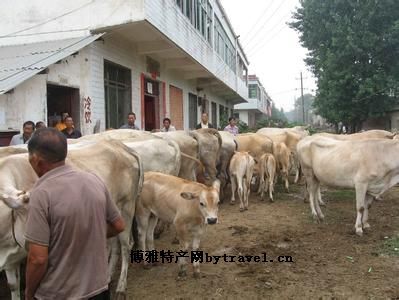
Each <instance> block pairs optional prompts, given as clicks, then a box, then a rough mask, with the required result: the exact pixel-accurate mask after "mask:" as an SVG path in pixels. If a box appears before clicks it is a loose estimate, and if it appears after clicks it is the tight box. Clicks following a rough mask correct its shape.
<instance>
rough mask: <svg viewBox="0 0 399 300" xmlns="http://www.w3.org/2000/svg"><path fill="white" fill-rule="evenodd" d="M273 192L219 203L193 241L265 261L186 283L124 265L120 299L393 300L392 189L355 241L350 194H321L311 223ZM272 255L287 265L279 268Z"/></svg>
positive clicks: (221, 268) (398, 281)
mask: <svg viewBox="0 0 399 300" xmlns="http://www.w3.org/2000/svg"><path fill="white" fill-rule="evenodd" d="M277 190H278V192H277V193H276V194H275V202H274V203H270V202H269V201H261V200H260V199H259V198H258V197H257V196H256V195H251V197H250V202H249V210H248V211H246V212H243V213H241V212H240V211H239V206H238V203H236V204H235V205H234V206H232V205H230V204H229V203H228V202H226V203H223V204H222V205H221V206H220V211H219V218H220V223H219V224H216V225H213V226H208V227H207V229H206V232H205V233H204V236H203V239H202V241H201V250H203V251H204V252H207V253H208V254H210V255H223V254H225V253H226V254H227V255H262V253H264V252H265V253H266V255H267V259H268V260H270V259H272V260H273V262H267V263H264V262H251V263H239V262H236V263H232V262H219V263H218V264H212V263H202V264H201V278H200V279H195V278H193V276H192V268H191V266H190V267H189V268H188V271H189V272H188V276H187V278H186V279H185V280H177V272H178V266H177V264H175V263H172V264H160V265H158V266H154V267H152V268H150V269H144V268H143V267H142V265H139V264H132V265H131V267H130V269H129V273H128V299H133V298H135V299H203V298H205V299H243V298H247V299H263V298H266V299H399V256H398V255H399V245H397V243H398V241H399V217H398V216H399V201H398V199H397V198H398V195H399V188H395V189H392V190H391V191H390V192H388V193H387V194H386V195H385V196H384V200H383V201H381V202H374V203H373V206H372V208H371V211H370V224H371V229H370V230H369V231H367V232H366V233H365V234H364V236H363V237H358V236H356V235H355V234H354V223H355V215H356V214H355V202H354V192H352V191H347V190H332V189H330V190H325V191H324V192H323V199H324V200H327V206H326V207H324V208H322V209H323V212H324V213H325V216H326V219H325V222H324V223H323V224H316V223H314V222H313V220H312V218H311V217H310V209H309V205H308V204H305V203H303V200H302V197H301V194H302V188H301V187H299V186H292V188H291V193H290V194H287V193H285V192H283V191H282V190H280V187H277ZM173 238H174V231H173V229H172V228H170V229H169V230H168V231H166V232H164V233H163V235H162V236H161V238H160V239H158V240H156V241H155V246H156V248H157V249H158V250H161V249H163V250H171V251H178V250H179V249H178V248H179V247H178V245H174V244H172V243H171V242H172V240H173ZM387 244H389V245H390V246H391V248H389V247H388V246H384V245H387ZM396 246H397V248H396ZM395 248H396V249H397V250H395ZM395 253H396V255H395ZM280 255H283V256H291V257H292V259H293V261H294V262H293V263H289V262H281V263H279V262H278V261H277V257H278V256H280ZM0 290H2V291H3V292H4V291H5V285H4V284H0ZM1 294H3V295H4V293H1V292H0V295H1ZM0 299H7V297H5V296H3V297H1V296H0Z"/></svg>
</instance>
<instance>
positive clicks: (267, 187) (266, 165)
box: [255, 153, 277, 202]
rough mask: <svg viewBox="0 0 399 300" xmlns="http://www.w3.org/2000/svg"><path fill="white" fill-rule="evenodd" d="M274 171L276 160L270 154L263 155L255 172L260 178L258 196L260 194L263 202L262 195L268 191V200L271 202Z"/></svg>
mask: <svg viewBox="0 0 399 300" xmlns="http://www.w3.org/2000/svg"><path fill="white" fill-rule="evenodd" d="M276 169H277V164H276V160H275V158H274V156H273V155H272V154H270V153H265V154H263V155H262V156H261V157H260V160H259V161H258V164H257V168H256V171H255V172H257V173H258V175H259V178H260V182H259V189H258V194H260V197H261V199H262V200H264V194H265V193H267V191H269V199H270V201H272V202H273V191H274V180H275V175H276Z"/></svg>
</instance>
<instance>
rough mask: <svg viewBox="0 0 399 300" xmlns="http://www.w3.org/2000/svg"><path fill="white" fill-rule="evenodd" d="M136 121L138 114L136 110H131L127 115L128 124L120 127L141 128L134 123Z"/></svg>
mask: <svg viewBox="0 0 399 300" xmlns="http://www.w3.org/2000/svg"><path fill="white" fill-rule="evenodd" d="M134 122H136V114H135V113H134V112H130V113H128V115H127V124H124V125H122V126H121V127H120V128H119V129H136V130H140V128H139V127H138V126H136V125H135V124H134Z"/></svg>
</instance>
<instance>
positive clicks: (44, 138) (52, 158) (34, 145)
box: [28, 128, 68, 163]
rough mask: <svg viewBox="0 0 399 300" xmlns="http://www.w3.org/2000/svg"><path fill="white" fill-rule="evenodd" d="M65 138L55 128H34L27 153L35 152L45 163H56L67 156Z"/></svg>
mask: <svg viewBox="0 0 399 300" xmlns="http://www.w3.org/2000/svg"><path fill="white" fill-rule="evenodd" d="M67 147H68V146H67V140H66V138H65V136H64V135H63V134H62V133H61V132H60V131H58V130H57V129H55V128H41V129H38V130H36V132H35V133H34V134H33V136H32V138H31V139H30V141H29V144H28V151H29V155H33V154H36V155H38V156H40V157H41V159H43V160H44V161H45V162H47V163H58V162H62V161H64V160H65V158H66V156H67V151H68V150H67Z"/></svg>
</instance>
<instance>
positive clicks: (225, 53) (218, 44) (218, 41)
mask: <svg viewBox="0 0 399 300" xmlns="http://www.w3.org/2000/svg"><path fill="white" fill-rule="evenodd" d="M214 30H215V33H214V36H215V50H216V52H217V53H218V54H219V55H220V56H221V57H222V59H223V60H224V62H225V63H226V64H227V65H228V66H229V67H230V69H231V70H232V71H233V72H234V73H235V72H236V49H235V47H234V46H233V43H232V42H231V41H230V39H229V37H228V36H227V33H226V31H225V30H224V28H223V26H222V23H221V22H220V21H219V19H218V17H217V16H216V15H215V25H214Z"/></svg>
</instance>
